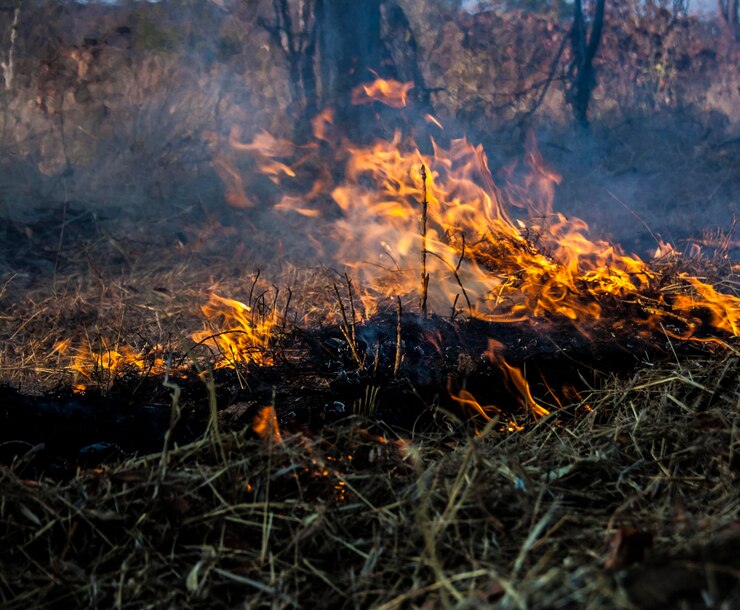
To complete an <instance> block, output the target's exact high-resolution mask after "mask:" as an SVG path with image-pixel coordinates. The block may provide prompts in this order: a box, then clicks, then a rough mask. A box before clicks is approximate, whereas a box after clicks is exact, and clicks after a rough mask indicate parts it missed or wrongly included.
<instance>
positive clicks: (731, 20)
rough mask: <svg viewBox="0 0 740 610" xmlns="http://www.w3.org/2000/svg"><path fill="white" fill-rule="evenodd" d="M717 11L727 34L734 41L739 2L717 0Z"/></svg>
mask: <svg viewBox="0 0 740 610" xmlns="http://www.w3.org/2000/svg"><path fill="white" fill-rule="evenodd" d="M717 10H718V12H719V17H720V20H721V21H722V24H723V25H724V27H725V29H726V31H727V33H728V34H729V35H730V36H731V38H733V39H734V37H735V35H736V34H737V31H738V24H740V0H717Z"/></svg>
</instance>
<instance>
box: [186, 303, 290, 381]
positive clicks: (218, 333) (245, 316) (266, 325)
mask: <svg viewBox="0 0 740 610" xmlns="http://www.w3.org/2000/svg"><path fill="white" fill-rule="evenodd" d="M201 310H202V312H203V315H204V316H205V317H206V319H207V320H208V321H209V322H210V324H211V326H212V327H213V328H212V329H211V330H202V331H198V332H195V333H193V334H192V335H191V338H192V340H193V341H195V342H196V343H198V344H204V345H207V346H209V347H211V348H212V349H214V350H215V351H216V353H217V354H218V355H219V356H220V358H219V360H218V362H217V363H216V367H217V368H223V367H235V366H236V365H238V364H249V363H254V364H257V365H269V364H271V363H272V360H271V357H270V356H269V355H268V354H267V350H268V348H269V347H270V343H271V339H272V334H273V327H274V325H275V321H276V317H275V316H276V312H275V311H274V310H273V311H272V313H270V314H264V313H260V312H259V311H255V309H253V308H252V307H251V306H249V305H245V304H244V303H242V302H240V301H236V300H234V299H227V298H224V297H221V296H219V295H217V294H215V293H212V294H211V295H210V297H209V300H208V303H206V304H205V305H203V306H202V307H201Z"/></svg>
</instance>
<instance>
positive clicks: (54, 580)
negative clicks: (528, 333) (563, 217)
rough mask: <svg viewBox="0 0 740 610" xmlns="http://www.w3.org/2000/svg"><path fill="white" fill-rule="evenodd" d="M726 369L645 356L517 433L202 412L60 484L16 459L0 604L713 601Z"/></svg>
mask: <svg viewBox="0 0 740 610" xmlns="http://www.w3.org/2000/svg"><path fill="white" fill-rule="evenodd" d="M737 371H738V368H737V357H736V356H734V355H733V356H730V357H727V358H725V359H724V360H722V361H717V360H715V359H712V360H711V361H698V360H694V361H691V362H676V363H674V364H673V365H672V366H671V365H663V366H660V367H648V368H645V369H643V370H642V371H640V372H638V373H637V374H635V376H634V377H633V378H631V379H629V380H617V379H613V380H611V381H609V382H608V383H606V384H605V387H604V388H603V389H601V390H594V391H593V392H592V393H590V394H589V395H588V396H585V397H584V400H583V402H581V403H580V404H577V405H572V406H570V407H568V408H566V409H564V410H563V411H561V412H559V413H557V414H556V415H554V416H552V417H550V418H548V419H546V420H544V421H542V422H540V423H539V424H537V425H532V426H528V427H527V429H525V430H524V431H522V432H519V433H515V434H504V435H501V434H500V433H497V432H495V426H493V425H491V426H489V427H488V428H486V429H484V430H483V431H482V432H481V433H480V434H479V435H477V436H475V437H466V436H465V435H464V433H462V431H452V432H448V433H441V432H439V433H436V434H433V435H415V434H413V433H406V434H399V433H398V432H393V431H391V430H386V429H383V427H382V426H379V425H378V424H377V423H373V422H370V421H364V420H362V419H360V418H353V419H349V420H346V421H344V422H342V423H341V424H339V425H335V426H332V427H329V428H327V429H325V430H324V431H323V434H322V435H321V436H319V437H315V436H306V435H303V434H300V435H284V436H283V437H282V438H280V437H276V436H275V435H273V434H267V435H266V438H264V439H257V438H255V435H254V434H253V433H252V432H251V429H250V427H249V426H247V427H246V428H245V429H240V430H233V431H232V430H223V429H220V430H219V428H218V427H217V426H215V425H212V426H211V428H210V433H209V434H208V435H207V436H206V437H205V438H204V439H202V440H200V441H198V442H196V443H194V444H190V445H187V446H183V447H172V448H171V449H170V450H168V451H165V452H163V453H161V454H156V455H150V456H146V457H138V458H135V459H133V460H129V461H126V462H123V463H120V464H116V465H112V466H110V467H105V468H98V469H94V470H83V471H79V472H78V473H77V474H76V475H75V476H74V477H73V478H72V479H71V480H67V481H63V482H55V481H52V480H48V479H42V480H37V481H29V480H25V479H24V478H23V477H22V476H19V472H20V471H22V468H23V460H20V461H19V462H17V463H16V464H15V465H14V466H13V467H12V468H4V469H3V470H2V474H1V475H0V476H1V477H2V490H3V501H2V509H1V511H0V519H1V520H2V540H3V551H2V556H3V559H2V561H3V573H2V577H0V595H1V596H2V600H3V606H4V607H7V608H27V607H35V608H45V607H51V608H62V607H70V606H74V607H121V608H124V607H142V606H153V607H180V608H182V607H188V608H200V607H203V608H231V607H235V606H240V607H241V606H246V607H263V606H271V607H293V606H295V607H307V606H314V607H368V606H375V607H383V608H396V607H416V606H423V607H458V608H462V607H493V606H495V607H498V608H524V607H531V608H553V607H580V608H606V607H611V608H633V607H641V608H665V607H684V608H705V607H711V608H727V609H729V608H732V607H735V606H736V604H737V603H738V601H739V600H740V589H739V588H738V584H737V583H738V574H739V571H740V564H738V558H737V553H736V550H737V546H738V543H739V542H740V532H739V531H738V525H737V523H738V522H737V519H738V511H739V510H740V498H739V497H738V491H737V490H738V485H737V473H738V452H737V449H738V441H739V439H738V424H739V423H740V421H739V417H740V413H739V412H738V394H737V391H738V387H739V386H738V376H737ZM586 405H588V408H587V407H586Z"/></svg>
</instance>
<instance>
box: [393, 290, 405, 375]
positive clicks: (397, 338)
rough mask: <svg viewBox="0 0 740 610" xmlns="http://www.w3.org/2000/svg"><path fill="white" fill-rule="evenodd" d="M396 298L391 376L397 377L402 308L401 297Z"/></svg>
mask: <svg viewBox="0 0 740 610" xmlns="http://www.w3.org/2000/svg"><path fill="white" fill-rule="evenodd" d="M396 298H397V299H398V318H397V321H396V359H395V362H394V363H393V377H398V372H399V370H400V369H401V315H402V314H403V308H402V305H401V297H396Z"/></svg>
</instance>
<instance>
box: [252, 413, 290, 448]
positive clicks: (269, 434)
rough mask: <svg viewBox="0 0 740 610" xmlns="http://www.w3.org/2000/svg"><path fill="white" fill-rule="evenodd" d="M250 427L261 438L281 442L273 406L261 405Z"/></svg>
mask: <svg viewBox="0 0 740 610" xmlns="http://www.w3.org/2000/svg"><path fill="white" fill-rule="evenodd" d="M252 429H253V430H254V431H255V433H256V434H257V435H258V436H259V437H260V438H262V439H265V440H272V442H274V443H280V442H282V440H283V439H282V436H281V435H280V428H279V426H278V420H277V415H276V414H275V409H274V408H273V407H263V408H262V409H260V412H259V413H258V414H257V415H256V416H255V418H254V422H253V423H252Z"/></svg>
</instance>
